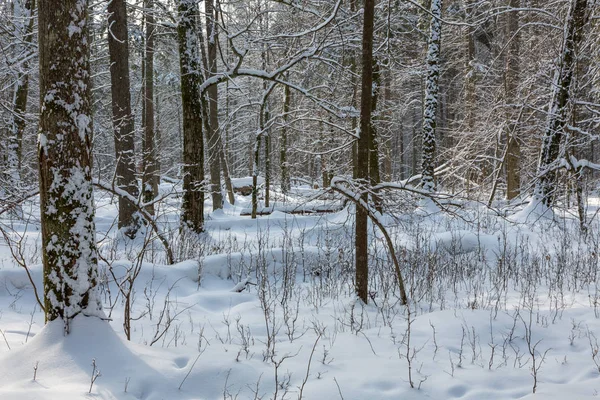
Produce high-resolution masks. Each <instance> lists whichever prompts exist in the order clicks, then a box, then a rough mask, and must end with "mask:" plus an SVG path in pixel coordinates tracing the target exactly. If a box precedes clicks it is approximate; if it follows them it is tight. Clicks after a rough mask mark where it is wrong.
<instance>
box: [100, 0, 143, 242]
mask: <svg viewBox="0 0 600 400" xmlns="http://www.w3.org/2000/svg"><path fill="white" fill-rule="evenodd" d="M107 11H108V35H107V36H108V48H109V55H110V78H111V86H110V88H111V98H112V116H113V129H114V141H115V158H116V163H117V166H116V174H115V175H116V177H115V178H116V185H117V187H118V188H119V189H122V190H125V191H126V192H127V193H128V194H130V195H131V196H132V197H133V198H137V197H138V192H139V190H138V183H137V180H136V177H135V147H134V117H133V114H132V111H131V95H130V91H131V86H130V83H129V35H128V32H127V9H126V4H125V0H111V1H110V2H109V3H108V9H107ZM136 212H137V209H136V207H135V205H134V204H132V203H131V201H129V200H128V199H127V198H126V197H124V196H119V223H118V226H119V228H125V230H126V233H127V234H128V235H130V236H131V235H134V234H135V232H136V231H137V224H138V223H139V222H138V221H137V218H136Z"/></svg>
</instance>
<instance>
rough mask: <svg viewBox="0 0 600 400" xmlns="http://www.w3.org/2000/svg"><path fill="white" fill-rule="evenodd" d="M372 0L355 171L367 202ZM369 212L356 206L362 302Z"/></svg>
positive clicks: (367, 10)
mask: <svg viewBox="0 0 600 400" xmlns="http://www.w3.org/2000/svg"><path fill="white" fill-rule="evenodd" d="M374 12H375V0H365V4H364V12H363V35H362V85H361V91H362V93H361V101H360V137H359V139H358V146H357V157H356V173H357V179H358V180H359V183H360V184H361V185H364V186H363V189H362V192H361V194H360V201H361V202H364V203H365V204H368V201H369V194H368V191H367V187H368V185H369V143H370V136H371V107H372V99H373V20H374ZM368 218H369V216H368V213H367V210H365V209H364V207H359V206H356V226H355V232H354V242H355V248H356V282H355V285H356V294H357V296H358V297H359V298H360V299H361V300H362V301H363V302H365V303H367V302H368V298H369V290H368V289H369V287H368V285H369V243H368Z"/></svg>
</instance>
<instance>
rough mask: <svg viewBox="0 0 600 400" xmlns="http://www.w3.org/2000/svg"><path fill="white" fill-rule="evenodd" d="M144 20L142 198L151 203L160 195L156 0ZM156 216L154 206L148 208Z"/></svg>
mask: <svg viewBox="0 0 600 400" xmlns="http://www.w3.org/2000/svg"><path fill="white" fill-rule="evenodd" d="M144 17H145V18H144V19H145V22H146V36H145V54H144V115H143V130H144V136H143V141H142V142H143V144H142V151H143V156H142V160H143V174H142V195H143V196H142V197H143V200H144V202H146V203H150V202H151V201H152V200H153V199H154V198H155V197H156V195H157V194H158V170H157V167H158V165H157V157H156V143H155V138H154V136H155V131H154V31H155V28H156V27H155V21H154V0H146V1H145V10H144ZM148 212H149V213H150V214H154V205H153V204H150V205H149V206H148Z"/></svg>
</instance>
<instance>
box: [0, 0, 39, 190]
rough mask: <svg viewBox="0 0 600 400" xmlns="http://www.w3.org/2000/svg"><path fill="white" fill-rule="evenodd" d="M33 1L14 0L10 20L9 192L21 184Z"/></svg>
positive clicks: (31, 51)
mask: <svg viewBox="0 0 600 400" xmlns="http://www.w3.org/2000/svg"><path fill="white" fill-rule="evenodd" d="M34 10H35V0H14V1H13V19H14V36H15V39H16V42H15V45H14V48H15V57H14V58H15V60H17V63H16V66H15V69H16V77H15V82H14V92H13V101H12V108H13V109H12V117H11V119H12V121H11V124H10V125H9V130H10V132H9V136H8V149H7V150H8V152H7V153H8V154H7V164H8V168H7V169H8V181H9V186H10V188H11V189H14V188H17V187H18V186H19V185H20V184H21V167H22V164H23V134H24V132H25V127H26V125H27V121H26V119H25V118H26V114H25V113H26V111H27V96H28V94H29V59H30V57H31V55H32V53H33V50H32V47H31V43H32V40H33V22H34V16H33V11H34Z"/></svg>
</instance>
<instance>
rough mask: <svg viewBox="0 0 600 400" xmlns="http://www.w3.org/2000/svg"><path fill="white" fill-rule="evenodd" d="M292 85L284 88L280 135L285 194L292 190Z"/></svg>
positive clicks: (280, 157) (281, 166) (283, 190)
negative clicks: (288, 153)
mask: <svg viewBox="0 0 600 400" xmlns="http://www.w3.org/2000/svg"><path fill="white" fill-rule="evenodd" d="M290 98H291V94H290V87H289V86H285V88H284V89H283V123H282V125H281V135H280V137H279V146H280V149H279V165H280V168H281V191H282V192H283V193H284V194H288V193H289V191H290V172H289V165H288V161H287V152H288V137H287V129H288V127H287V124H288V119H289V116H288V114H289V112H290Z"/></svg>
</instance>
